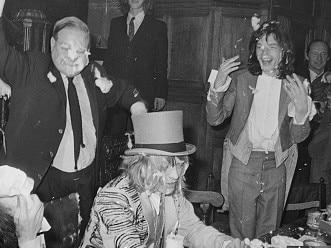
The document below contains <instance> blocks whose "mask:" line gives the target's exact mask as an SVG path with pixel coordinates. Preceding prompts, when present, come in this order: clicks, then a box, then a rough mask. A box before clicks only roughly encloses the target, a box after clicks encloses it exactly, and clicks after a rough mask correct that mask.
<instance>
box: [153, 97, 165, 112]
mask: <svg viewBox="0 0 331 248" xmlns="http://www.w3.org/2000/svg"><path fill="white" fill-rule="evenodd" d="M165 103H166V100H165V99H163V98H157V97H156V98H155V99H154V109H153V110H154V111H160V110H161V109H163V108H164V105H165Z"/></svg>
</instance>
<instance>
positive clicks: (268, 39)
mask: <svg viewBox="0 0 331 248" xmlns="http://www.w3.org/2000/svg"><path fill="white" fill-rule="evenodd" d="M282 55H283V52H282V48H281V47H280V46H279V45H278V42H277V41H276V40H275V38H274V35H273V34H270V35H269V36H266V35H263V36H262V37H261V39H259V41H258V42H257V45H256V57H257V59H258V61H259V64H260V66H261V69H262V71H263V72H264V73H265V74H267V75H269V76H272V77H275V76H277V74H278V64H279V62H280V61H281V59H282Z"/></svg>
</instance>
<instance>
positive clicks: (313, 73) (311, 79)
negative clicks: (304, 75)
mask: <svg viewBox="0 0 331 248" xmlns="http://www.w3.org/2000/svg"><path fill="white" fill-rule="evenodd" d="M323 73H324V70H323V72H322V73H320V74H317V73H316V72H314V71H313V70H311V69H309V77H310V82H311V83H312V82H313V81H314V80H315V79H316V78H317V77H319V76H321V75H322V74H323ZM322 81H323V80H322Z"/></svg>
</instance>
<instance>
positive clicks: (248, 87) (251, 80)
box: [244, 75, 257, 112]
mask: <svg viewBox="0 0 331 248" xmlns="http://www.w3.org/2000/svg"><path fill="white" fill-rule="evenodd" d="M256 83H257V76H253V75H251V76H250V77H248V80H247V84H245V86H244V87H245V89H244V92H245V93H246V96H247V97H245V98H244V100H245V101H246V102H245V104H244V106H248V108H249V110H250V109H251V107H252V102H253V98H254V93H253V90H254V89H255V88H256ZM248 112H249V111H248Z"/></svg>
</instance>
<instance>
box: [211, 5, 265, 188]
mask: <svg viewBox="0 0 331 248" xmlns="http://www.w3.org/2000/svg"><path fill="white" fill-rule="evenodd" d="M254 13H257V14H259V15H261V9H260V8H234V7H231V6H230V7H228V6H222V7H220V8H219V9H218V10H216V11H215V24H214V38H213V51H214V53H213V56H212V68H213V69H217V68H218V66H219V65H220V61H221V58H222V57H224V58H226V59H227V58H230V57H232V56H234V55H237V54H238V55H239V56H240V60H241V61H243V64H246V62H247V59H248V45H249V39H250V36H251V33H252V32H253V29H252V26H251V17H252V16H253V14H254ZM230 121H231V117H230V118H228V119H227V120H226V121H225V122H224V123H223V124H221V125H220V126H218V127H209V126H208V128H207V135H206V137H208V142H210V147H211V148H212V152H211V154H212V161H211V163H212V172H213V174H214V176H215V186H216V187H217V189H219V188H220V177H221V169H222V159H223V142H224V138H225V136H226V133H227V131H228V128H229V124H230Z"/></svg>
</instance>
